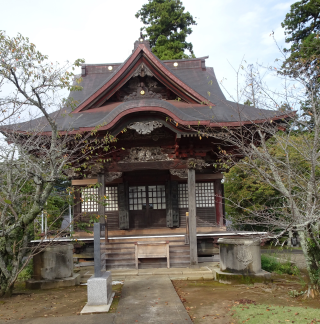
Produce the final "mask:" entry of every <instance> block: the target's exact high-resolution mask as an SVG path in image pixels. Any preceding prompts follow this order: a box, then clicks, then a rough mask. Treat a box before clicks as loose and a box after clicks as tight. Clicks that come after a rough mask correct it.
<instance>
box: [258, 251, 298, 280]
mask: <svg viewBox="0 0 320 324" xmlns="http://www.w3.org/2000/svg"><path fill="white" fill-rule="evenodd" d="M261 268H262V269H263V270H265V271H268V272H275V273H277V274H289V275H297V274H298V273H299V269H298V268H297V267H296V266H295V265H293V264H292V263H291V262H290V261H289V260H285V261H284V262H280V261H279V260H278V259H277V258H276V257H275V256H272V255H267V254H262V255H261Z"/></svg>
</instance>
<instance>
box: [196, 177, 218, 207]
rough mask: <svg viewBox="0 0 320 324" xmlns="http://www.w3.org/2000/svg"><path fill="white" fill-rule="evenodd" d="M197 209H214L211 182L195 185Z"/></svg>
mask: <svg viewBox="0 0 320 324" xmlns="http://www.w3.org/2000/svg"><path fill="white" fill-rule="evenodd" d="M196 203H197V207H214V185H213V182H202V183H196Z"/></svg>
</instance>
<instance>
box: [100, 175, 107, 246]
mask: <svg viewBox="0 0 320 324" xmlns="http://www.w3.org/2000/svg"><path fill="white" fill-rule="evenodd" d="M98 183H99V188H98V199H99V202H100V201H101V202H105V198H104V197H105V195H106V181H105V175H104V173H99V174H98ZM98 215H99V216H100V225H101V226H100V235H101V237H105V238H106V242H107V240H108V228H107V222H106V219H105V216H106V207H105V206H104V205H102V204H99V205H98Z"/></svg>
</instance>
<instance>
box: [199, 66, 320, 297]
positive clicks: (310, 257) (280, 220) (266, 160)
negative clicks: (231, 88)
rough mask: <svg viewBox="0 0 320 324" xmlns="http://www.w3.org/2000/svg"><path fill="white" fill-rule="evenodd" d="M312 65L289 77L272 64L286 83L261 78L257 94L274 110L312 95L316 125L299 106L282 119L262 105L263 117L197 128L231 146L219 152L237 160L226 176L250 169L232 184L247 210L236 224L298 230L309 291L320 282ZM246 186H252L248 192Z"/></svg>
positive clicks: (276, 233) (319, 160) (236, 200)
mask: <svg viewBox="0 0 320 324" xmlns="http://www.w3.org/2000/svg"><path fill="white" fill-rule="evenodd" d="M281 63H282V62H281ZM308 69H309V70H308V71H307V69H306V68H305V69H299V70H296V71H293V73H292V74H291V75H290V77H288V75H286V74H278V73H277V72H276V73H274V72H272V71H277V70H278V69H277V70H275V69H274V67H272V68H270V70H269V72H270V73H273V77H278V78H280V79H281V80H279V81H281V83H282V84H283V85H285V88H284V89H283V90H281V89H280V88H279V87H277V88H276V89H272V88H269V87H268V86H267V84H264V83H263V82H261V81H260V80H259V79H258V78H256V79H255V81H256V83H255V84H256V89H258V92H256V93H255V98H256V102H258V103H259V105H258V108H260V109H269V110H270V109H271V108H272V109H273V110H274V111H279V107H283V105H284V99H285V102H286V103H287V104H288V105H285V106H286V107H291V109H292V107H298V108H299V107H300V105H301V102H306V101H308V102H309V107H310V108H309V109H310V112H311V113H312V115H313V122H314V126H313V127H308V125H307V123H306V121H305V119H304V118H301V115H302V113H301V114H299V110H298V111H296V112H295V113H293V112H292V111H291V109H290V110H289V111H285V112H282V113H281V115H282V116H283V117H282V118H280V119H279V118H277V117H270V115H269V117H267V116H264V112H263V110H262V111H260V112H259V115H261V120H265V121H264V122H261V120H260V121H259V122H255V120H249V121H246V122H243V123H240V125H239V126H237V127H232V126H225V125H221V128H209V127H208V128H205V129H198V132H199V135H200V136H202V137H204V136H211V137H212V138H213V139H217V140H219V142H223V143H225V145H226V146H230V153H229V154H228V153H226V149H224V150H223V151H221V154H220V156H219V159H220V163H222V162H223V164H224V165H226V164H228V165H229V167H230V168H231V167H234V166H236V170H232V169H231V170H232V171H231V170H230V172H231V174H230V177H229V176H227V182H228V181H230V179H234V178H235V177H241V175H243V174H245V178H244V179H242V180H241V181H245V183H240V181H239V182H238V185H240V187H239V186H238V187H235V184H231V185H232V186H234V187H235V188H233V189H234V190H239V189H241V191H242V193H237V192H234V191H233V192H232V194H233V195H231V196H229V197H226V198H227V199H228V200H229V201H228V203H229V204H231V205H232V206H233V208H234V210H238V211H239V210H242V212H241V217H237V218H235V219H233V220H234V221H235V222H236V223H237V225H238V226H243V225H245V226H252V227H256V226H259V227H264V228H265V229H266V230H267V234H266V236H265V237H267V238H273V239H275V240H279V239H280V238H281V237H282V236H284V235H286V234H287V233H288V232H290V231H293V232H298V233H299V237H300V242H301V246H302V251H303V253H304V256H305V260H306V264H307V270H308V273H309V278H310V286H309V289H308V294H309V295H313V293H317V292H318V291H319V287H320V225H319V224H320V213H319V210H320V112H319V109H318V101H317V98H318V92H319V83H316V82H315V80H314V79H313V80H312V82H311V79H312V78H313V77H312V76H313V73H310V71H311V72H314V71H312V70H311V67H310V66H309V67H308ZM313 69H317V67H316V66H314V67H313ZM237 79H238V80H239V77H238V76H237ZM279 83H280V82H279ZM247 86H248V85H247V84H244V85H243V86H241V87H240V86H239V87H238V89H244V90H242V91H244V92H245V91H246V90H245V89H246V88H247ZM238 98H241V94H239V95H238ZM247 99H250V98H247ZM230 109H233V110H234V113H235V114H238V115H239V116H243V113H242V111H243V106H242V105H240V104H239V105H236V106H232V105H230ZM300 112H301V111H300ZM243 117H245V118H248V116H243ZM239 157H240V159H242V160H241V161H240V162H239ZM254 179H256V183H254V182H253V181H254ZM250 181H251V182H250ZM247 189H249V192H245V190H247ZM262 189H263V190H264V191H266V193H267V191H269V193H267V194H268V197H267V198H266V199H263V197H262V196H261V195H259V192H254V191H255V190H262ZM229 192H230V191H229ZM253 195H254V196H253ZM250 196H251V197H250ZM259 199H260V200H259Z"/></svg>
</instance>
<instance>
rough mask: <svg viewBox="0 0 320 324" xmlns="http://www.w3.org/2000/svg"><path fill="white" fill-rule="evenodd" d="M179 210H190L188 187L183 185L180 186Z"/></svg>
mask: <svg viewBox="0 0 320 324" xmlns="http://www.w3.org/2000/svg"><path fill="white" fill-rule="evenodd" d="M178 195H179V208H188V185H187V184H186V183H181V184H179V186H178Z"/></svg>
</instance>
